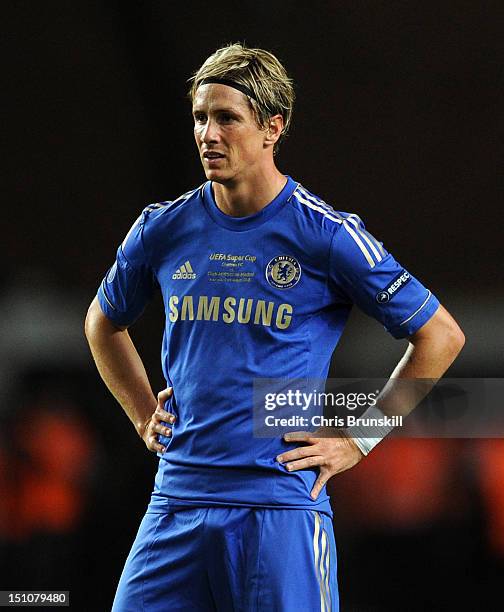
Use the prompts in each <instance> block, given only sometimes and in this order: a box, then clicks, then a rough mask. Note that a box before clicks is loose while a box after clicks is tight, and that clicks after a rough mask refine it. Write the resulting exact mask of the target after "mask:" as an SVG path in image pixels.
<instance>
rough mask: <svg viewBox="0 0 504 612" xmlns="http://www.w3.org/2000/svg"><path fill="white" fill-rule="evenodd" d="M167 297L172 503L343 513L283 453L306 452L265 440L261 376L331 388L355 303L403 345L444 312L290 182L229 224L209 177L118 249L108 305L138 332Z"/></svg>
mask: <svg viewBox="0 0 504 612" xmlns="http://www.w3.org/2000/svg"><path fill="white" fill-rule="evenodd" d="M158 287H159V288H160V289H161V292H162V296H163V301H164V305H165V312H166V326H165V330H164V337H163V343H162V367H163V372H164V375H165V377H166V381H167V384H168V386H171V387H173V391H174V400H173V401H171V402H170V405H169V406H168V408H167V409H168V410H170V411H172V412H174V413H175V414H176V415H177V421H176V423H175V425H174V427H173V434H172V437H171V438H165V437H163V436H161V437H160V441H161V442H162V443H163V444H164V445H165V446H166V447H167V451H166V453H164V454H163V455H160V462H159V469H158V474H157V476H156V484H155V490H154V496H153V501H154V502H156V503H159V505H163V504H166V505H169V504H180V505H200V506H208V505H221V504H222V505H238V506H240V505H241V506H262V507H283V508H303V509H316V510H320V511H322V512H327V513H330V512H331V509H330V504H329V498H328V496H327V493H326V491H325V489H324V490H323V491H322V493H321V494H320V495H319V497H318V499H317V500H316V501H314V500H312V499H311V497H310V491H311V489H312V487H313V484H314V482H315V480H316V477H317V474H318V469H311V470H301V471H298V472H294V473H289V472H287V470H286V469H285V468H284V467H283V466H282V465H280V464H279V463H278V462H277V461H276V460H275V457H276V456H277V455H278V454H279V453H281V452H284V451H285V450H287V449H290V448H294V446H295V445H292V444H289V445H288V444H286V443H285V442H284V441H283V440H282V439H280V438H274V439H264V438H257V437H254V435H253V415H252V403H253V402H252V386H253V381H254V379H257V378H278V379H280V378H284V379H285V378H297V379H304V378H310V379H321V378H322V379H325V378H326V376H327V372H328V369H329V363H330V359H331V355H332V353H333V350H334V348H335V347H336V345H337V343H338V340H339V338H340V336H341V334H342V332H343V328H344V326H345V323H346V321H347V319H348V316H349V313H350V310H351V307H352V304H357V305H358V306H359V307H360V308H361V309H362V310H363V311H364V312H366V313H367V314H368V315H370V316H372V317H374V318H375V319H377V320H378V321H380V322H381V323H382V324H383V325H384V326H385V328H386V329H387V330H388V331H389V332H390V333H391V334H392V335H393V336H395V337H396V338H403V337H407V336H409V335H411V334H413V333H414V332H415V331H416V330H418V329H419V328H420V327H421V326H422V325H423V324H424V323H426V321H428V319H429V318H430V317H431V316H432V315H433V314H434V312H435V311H436V309H437V307H438V304H439V302H438V301H437V299H436V298H435V297H434V296H433V295H432V294H431V292H430V291H428V290H427V289H426V288H425V287H424V286H423V285H422V284H421V283H420V282H419V281H418V280H417V279H416V278H415V277H413V276H412V275H411V274H409V273H408V272H407V271H406V270H404V268H403V267H402V266H401V265H399V264H398V263H397V261H396V260H395V259H394V258H393V256H392V255H391V254H390V253H388V252H387V251H386V250H385V249H384V247H383V245H382V244H381V243H380V242H378V241H377V240H376V239H375V238H374V237H373V236H372V235H371V234H369V233H368V232H367V231H366V229H365V228H364V225H363V223H362V221H361V220H360V218H359V217H358V216H357V215H354V214H348V213H342V212H336V211H335V210H333V208H332V207H330V206H328V205H327V204H325V203H324V202H323V201H322V200H320V199H319V198H318V197H316V196H314V195H313V194H311V193H310V192H308V191H307V190H306V189H304V188H303V187H302V186H301V185H300V184H299V183H297V182H295V181H294V180H292V179H291V178H290V177H288V178H287V183H286V185H285V187H284V189H283V190H282V191H281V192H280V193H279V195H278V196H277V197H276V198H275V199H274V200H273V201H272V202H270V203H269V204H268V205H267V206H265V207H264V208H263V209H262V210H261V211H260V212H258V213H257V214H254V215H251V216H248V217H241V218H236V217H230V216H228V215H225V214H224V213H222V212H221V211H220V210H219V208H218V207H217V205H216V203H215V200H214V196H213V191H212V184H211V182H210V181H208V182H206V183H205V184H204V185H202V186H201V187H200V188H198V189H196V190H194V191H191V192H189V193H187V194H185V195H184V196H182V197H180V198H178V199H177V200H175V201H173V202H161V203H158V204H153V205H150V206H147V208H145V210H144V211H143V212H142V214H141V215H140V217H139V218H138V219H137V221H136V222H135V223H134V225H133V227H132V228H131V230H130V231H129V233H128V234H127V236H126V238H125V239H124V241H123V243H122V245H121V246H120V247H119V249H118V251H117V259H116V261H115V263H114V265H113V266H112V268H111V269H110V270H109V272H108V274H107V275H106V277H105V278H104V280H103V282H102V284H101V286H100V288H99V291H98V299H99V302H100V305H101V307H102V309H103V312H104V313H105V315H106V316H107V317H108V318H109V319H110V320H111V321H112V322H114V323H116V324H119V325H130V324H132V323H133V322H134V321H135V320H136V319H137V318H138V317H139V316H140V314H141V313H142V311H143V309H144V308H145V306H146V304H147V302H148V301H149V298H150V297H151V296H152V294H153V292H154V291H155V290H156V289H157V288H158Z"/></svg>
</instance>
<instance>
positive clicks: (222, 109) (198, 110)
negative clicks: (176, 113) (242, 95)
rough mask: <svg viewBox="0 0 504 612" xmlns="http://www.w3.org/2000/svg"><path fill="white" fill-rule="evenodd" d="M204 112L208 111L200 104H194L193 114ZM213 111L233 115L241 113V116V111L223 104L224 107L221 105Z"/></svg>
mask: <svg viewBox="0 0 504 612" xmlns="http://www.w3.org/2000/svg"><path fill="white" fill-rule="evenodd" d="M203 112H206V111H205V110H204V109H203V108H202V107H200V106H193V109H192V113H193V115H194V113H203ZM212 112H213V113H231V114H233V115H240V116H241V113H240V111H237V110H236V109H234V108H227V107H225V106H222V107H219V108H214V109H212Z"/></svg>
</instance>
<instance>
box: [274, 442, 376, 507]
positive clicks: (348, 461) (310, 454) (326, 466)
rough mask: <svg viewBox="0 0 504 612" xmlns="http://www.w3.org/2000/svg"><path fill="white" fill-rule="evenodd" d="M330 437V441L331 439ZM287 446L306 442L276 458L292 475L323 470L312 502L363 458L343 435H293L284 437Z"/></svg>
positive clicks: (312, 495)
mask: <svg viewBox="0 0 504 612" xmlns="http://www.w3.org/2000/svg"><path fill="white" fill-rule="evenodd" d="M329 436H330V437H329ZM284 440H285V441H286V442H290V443H292V442H305V443H306V446H299V447H298V448H294V449H293V450H290V451H286V452H284V453H281V454H280V455H278V457H277V458H276V459H277V461H278V462H279V463H282V464H283V465H284V466H285V468H286V469H287V470H288V471H289V472H295V471H296V470H305V469H307V468H312V467H315V466H319V467H320V472H319V475H318V478H317V480H316V481H315V484H314V485H313V489H312V491H311V494H310V495H311V497H312V499H317V497H318V495H319V493H320V491H321V490H322V488H323V486H324V485H325V484H326V483H327V481H328V480H329V478H331V477H332V476H334V475H335V474H339V473H340V472H344V471H345V470H348V469H350V468H351V467H353V466H354V465H355V464H357V463H359V461H360V460H361V459H362V458H363V457H364V455H363V454H362V452H361V451H360V449H359V448H358V446H357V445H356V444H355V442H354V441H353V439H352V438H347V437H346V436H345V435H344V434H343V433H341V432H334V430H333V431H332V432H324V431H323V430H319V431H316V432H309V431H293V432H289V433H286V434H285V435H284Z"/></svg>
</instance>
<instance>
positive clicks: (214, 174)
mask: <svg viewBox="0 0 504 612" xmlns="http://www.w3.org/2000/svg"><path fill="white" fill-rule="evenodd" d="M228 174H229V173H226V172H223V171H222V170H217V169H215V170H214V169H209V168H205V176H206V177H207V179H208V180H209V181H213V182H214V183H227V182H228V181H229V180H230V178H231V177H230V176H228Z"/></svg>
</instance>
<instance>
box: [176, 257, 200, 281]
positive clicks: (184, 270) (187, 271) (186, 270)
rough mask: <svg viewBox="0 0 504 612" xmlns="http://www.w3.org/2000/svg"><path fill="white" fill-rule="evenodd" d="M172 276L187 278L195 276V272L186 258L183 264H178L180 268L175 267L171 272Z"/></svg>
mask: <svg viewBox="0 0 504 612" xmlns="http://www.w3.org/2000/svg"><path fill="white" fill-rule="evenodd" d="M172 278H173V279H174V280H189V279H192V278H196V274H195V273H194V270H193V269H192V266H191V263H190V261H189V260H187V261H186V262H185V264H184V265H182V266H180V268H177V269H176V270H175V272H174V273H173V274H172Z"/></svg>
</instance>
